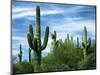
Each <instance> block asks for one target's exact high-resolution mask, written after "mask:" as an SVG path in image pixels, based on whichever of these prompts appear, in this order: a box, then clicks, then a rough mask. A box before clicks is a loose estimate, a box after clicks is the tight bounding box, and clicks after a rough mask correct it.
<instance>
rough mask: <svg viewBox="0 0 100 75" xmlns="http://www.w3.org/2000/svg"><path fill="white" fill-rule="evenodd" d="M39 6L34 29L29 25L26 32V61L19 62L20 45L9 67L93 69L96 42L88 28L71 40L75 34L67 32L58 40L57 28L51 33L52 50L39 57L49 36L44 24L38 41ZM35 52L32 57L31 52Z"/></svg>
mask: <svg viewBox="0 0 100 75" xmlns="http://www.w3.org/2000/svg"><path fill="white" fill-rule="evenodd" d="M41 26H42V25H40V7H39V6H37V7H36V31H35V33H34V31H33V27H32V25H31V24H30V25H29V31H28V33H26V36H27V38H26V39H27V41H28V45H29V50H28V51H29V57H27V58H28V59H29V60H28V61H22V59H23V58H22V55H23V50H22V45H21V44H20V45H19V54H18V58H19V60H18V61H17V62H15V60H16V57H14V56H13V57H12V61H13V62H12V63H13V65H12V70H13V75H14V74H23V73H38V72H55V71H74V70H91V69H96V42H95V41H94V40H93V39H91V37H89V36H88V33H87V30H88V29H87V27H86V26H84V28H83V30H82V31H83V36H82V37H83V38H82V39H79V37H77V39H76V40H73V38H74V36H72V35H70V34H68V33H67V32H66V34H67V35H66V38H65V40H64V41H63V40H62V39H59V40H57V32H56V30H55V31H54V33H52V35H51V37H50V38H51V39H52V42H51V45H52V48H51V51H50V52H49V53H48V54H47V55H46V56H45V57H42V56H41V53H42V51H43V50H44V49H45V48H46V46H47V43H48V38H49V37H48V36H49V27H48V26H47V27H46V30H45V36H44V40H43V44H42V43H41V30H40V27H41ZM32 51H33V52H34V54H33V56H34V58H32V53H31V52H32Z"/></svg>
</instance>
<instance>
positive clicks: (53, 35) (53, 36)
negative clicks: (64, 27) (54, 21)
mask: <svg viewBox="0 0 100 75" xmlns="http://www.w3.org/2000/svg"><path fill="white" fill-rule="evenodd" d="M51 37H52V40H53V41H52V46H53V49H56V48H57V46H58V40H57V36H56V31H54V33H53V34H52V35H51Z"/></svg>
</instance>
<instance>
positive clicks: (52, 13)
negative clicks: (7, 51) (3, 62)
mask: <svg viewBox="0 0 100 75" xmlns="http://www.w3.org/2000/svg"><path fill="white" fill-rule="evenodd" d="M36 5H39V6H40V10H41V40H43V38H44V33H45V28H46V26H49V29H50V32H49V41H48V45H47V47H46V49H45V50H44V51H42V56H45V55H46V54H47V53H48V52H50V48H51V41H52V39H51V33H53V31H54V30H56V32H57V39H62V40H64V39H65V38H66V37H67V33H68V34H70V35H72V36H73V37H74V41H75V40H76V37H77V36H78V37H79V38H80V39H82V35H83V28H84V26H87V29H88V36H91V38H92V39H95V22H96V21H95V17H96V7H95V6H83V5H71V4H49V3H35V2H16V1H13V2H12V54H13V55H17V54H18V52H19V44H22V51H23V60H27V59H28V48H29V46H28V42H27V33H28V26H29V24H32V25H33V28H34V31H35V23H36V22H35V21H36V19H35V17H36V13H35V9H36Z"/></svg>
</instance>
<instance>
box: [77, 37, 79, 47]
mask: <svg viewBox="0 0 100 75" xmlns="http://www.w3.org/2000/svg"><path fill="white" fill-rule="evenodd" d="M77 48H79V38H78V37H77Z"/></svg>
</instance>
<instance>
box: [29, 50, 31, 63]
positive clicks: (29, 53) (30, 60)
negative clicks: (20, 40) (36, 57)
mask: <svg viewBox="0 0 100 75" xmlns="http://www.w3.org/2000/svg"><path fill="white" fill-rule="evenodd" d="M29 62H30V63H31V49H30V48H29Z"/></svg>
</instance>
